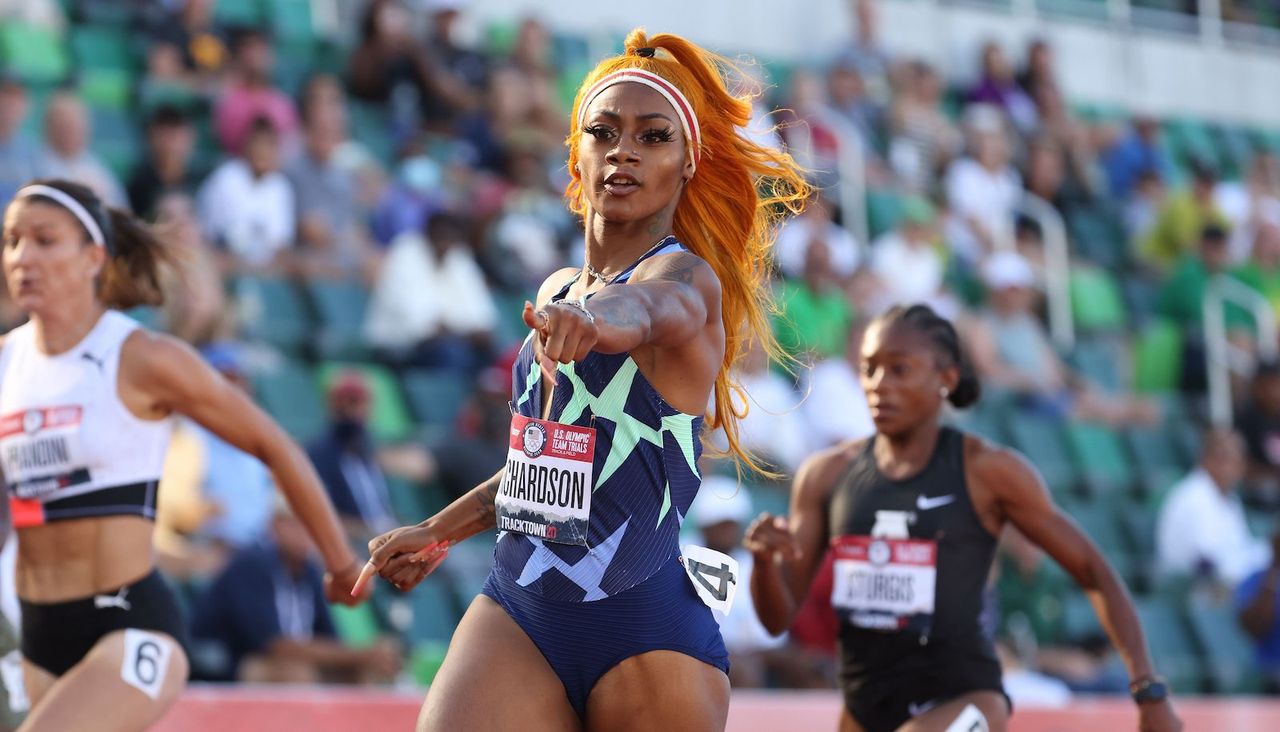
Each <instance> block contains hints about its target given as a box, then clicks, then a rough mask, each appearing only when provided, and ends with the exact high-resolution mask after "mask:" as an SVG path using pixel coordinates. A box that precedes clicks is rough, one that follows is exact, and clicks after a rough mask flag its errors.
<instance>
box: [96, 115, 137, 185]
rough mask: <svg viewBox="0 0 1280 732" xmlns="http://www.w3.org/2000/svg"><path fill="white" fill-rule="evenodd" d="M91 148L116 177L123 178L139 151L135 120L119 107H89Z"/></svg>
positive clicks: (135, 161)
mask: <svg viewBox="0 0 1280 732" xmlns="http://www.w3.org/2000/svg"><path fill="white" fill-rule="evenodd" d="M89 114H90V117H91V118H92V120H93V122H92V127H93V129H92V133H93V149H94V152H96V153H97V154H98V155H99V156H101V157H102V160H103V162H105V163H106V164H107V167H109V168H111V170H112V171H113V172H115V174H116V176H118V177H119V178H121V179H122V180H123V179H126V178H128V176H129V172H130V171H131V170H133V167H134V165H135V164H136V163H137V162H138V159H139V157H140V156H141V155H142V142H141V140H140V139H139V131H138V124H137V123H136V122H135V121H134V120H133V118H132V117H130V116H129V114H128V112H126V111H125V110H124V109H123V108H121V107H90V108H89Z"/></svg>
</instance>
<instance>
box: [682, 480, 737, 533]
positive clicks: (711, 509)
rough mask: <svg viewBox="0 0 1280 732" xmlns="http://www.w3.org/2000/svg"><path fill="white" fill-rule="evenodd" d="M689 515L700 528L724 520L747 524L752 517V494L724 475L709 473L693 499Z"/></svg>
mask: <svg viewBox="0 0 1280 732" xmlns="http://www.w3.org/2000/svg"><path fill="white" fill-rule="evenodd" d="M689 515H690V516H691V517H692V518H693V523H694V525H695V526H697V527H698V528H702V527H704V526H711V525H713V524H718V523H721V522H723V521H736V522H738V523H740V524H745V523H747V521H749V520H750V519H751V496H749V495H747V489H746V487H745V486H741V485H738V481H736V480H734V479H733V478H728V477H726V476H723V475H708V476H707V477H706V478H703V480H702V489H701V490H699V491H698V497H697V498H695V499H693V505H692V506H691V507H690V508H689Z"/></svg>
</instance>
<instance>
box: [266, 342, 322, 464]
mask: <svg viewBox="0 0 1280 732" xmlns="http://www.w3.org/2000/svg"><path fill="white" fill-rule="evenodd" d="M253 385H254V394H255V396H256V397H257V399H258V402H259V403H260V404H262V407H263V408H264V409H266V410H267V413H268V414H270V415H271V416H272V417H274V418H275V420H276V421H277V422H279V423H280V426H281V427H283V428H284V430H285V431H286V432H288V433H289V434H290V435H292V436H293V437H294V439H296V440H298V441H299V442H301V443H304V444H305V443H307V442H310V441H311V440H313V439H315V438H316V437H318V436H319V435H320V434H322V433H323V432H324V429H325V426H326V425H327V424H328V421H329V420H328V414H327V413H326V410H325V407H324V404H323V402H322V400H321V399H320V390H319V389H318V388H317V384H316V380H315V377H314V376H313V375H312V373H311V371H310V370H309V369H308V368H307V367H305V366H303V365H302V364H300V363H296V362H291V361H286V362H284V363H283V364H281V365H280V366H279V367H278V368H276V369H273V370H271V371H265V372H261V373H258V374H255V375H254V377H253Z"/></svg>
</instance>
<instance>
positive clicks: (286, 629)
mask: <svg viewBox="0 0 1280 732" xmlns="http://www.w3.org/2000/svg"><path fill="white" fill-rule="evenodd" d="M314 553H315V550H314V548H313V546H312V544H311V539H310V538H309V537H308V536H307V533H306V529H305V528H304V527H303V525H302V522H301V521H299V520H298V519H297V518H296V517H295V516H293V515H292V514H291V513H290V512H289V511H288V509H287V507H285V506H284V505H283V504H280V505H279V506H278V508H277V510H276V515H275V518H274V519H272V522H271V534H270V536H269V538H268V539H267V540H266V541H263V542H260V543H258V544H254V545H251V546H248V547H246V548H244V549H241V550H240V551H239V552H237V553H236V555H235V556H234V557H233V558H232V560H231V563H230V564H229V565H228V566H227V568H226V569H225V570H224V571H223V572H222V574H220V575H219V576H218V577H217V578H216V579H215V580H214V581H213V582H212V584H210V585H209V587H208V589H207V590H206V591H205V592H204V593H203V595H202V596H201V597H200V598H198V599H197V600H196V601H195V602H194V603H193V607H192V622H191V635H192V638H193V640H194V643H193V648H194V649H195V651H194V652H193V654H192V655H193V661H195V663H193V665H194V666H196V667H197V668H200V666H202V665H203V666H206V668H205V669H203V670H204V671H205V672H206V673H207V674H208V675H209V676H211V677H213V678H215V679H219V680H239V681H246V682H252V683H294V684H315V683H319V682H324V681H328V682H342V683H356V682H360V683H372V682H378V681H382V682H386V681H389V680H391V679H392V678H393V677H394V676H395V674H396V673H398V672H399V670H400V665H401V658H400V649H399V647H398V645H397V644H396V643H395V642H393V641H391V640H389V639H383V640H380V641H379V642H377V643H376V644H374V645H373V646H370V647H368V648H352V647H350V646H348V645H346V644H344V643H343V642H342V641H340V640H338V639H336V638H335V637H334V627H333V619H332V617H331V616H330V614H329V606H328V605H327V604H325V597H324V585H323V583H322V580H321V571H320V567H319V566H318V565H317V563H316V561H315V558H314ZM212 658H216V659H217V660H218V661H220V662H218V663H215V662H211V660H212ZM201 662H203V663H201Z"/></svg>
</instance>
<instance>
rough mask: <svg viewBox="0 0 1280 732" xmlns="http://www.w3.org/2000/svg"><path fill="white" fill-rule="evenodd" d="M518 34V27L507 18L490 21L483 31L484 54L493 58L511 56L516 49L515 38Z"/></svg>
mask: <svg viewBox="0 0 1280 732" xmlns="http://www.w3.org/2000/svg"><path fill="white" fill-rule="evenodd" d="M519 32H520V25H519V24H518V23H516V22H514V21H513V20H510V19H508V18H501V19H497V20H493V21H490V22H489V24H488V25H486V26H485V29H484V50H485V53H487V54H488V55H490V56H492V57H494V58H504V57H506V56H509V55H511V52H512V51H513V50H514V49H515V47H516V36H517V34H518V33H519Z"/></svg>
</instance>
